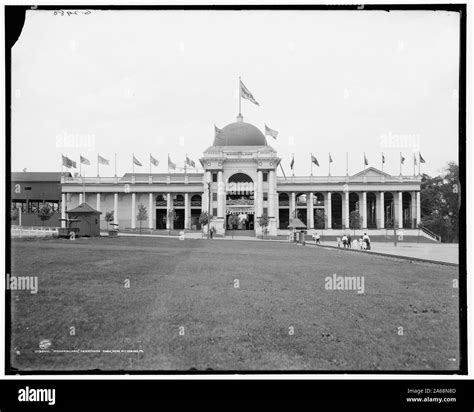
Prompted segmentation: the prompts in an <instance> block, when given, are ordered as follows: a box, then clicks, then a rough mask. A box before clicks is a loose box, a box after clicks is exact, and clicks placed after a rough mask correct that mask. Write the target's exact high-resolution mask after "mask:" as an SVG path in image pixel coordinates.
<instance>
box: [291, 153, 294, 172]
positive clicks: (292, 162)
mask: <svg viewBox="0 0 474 412" xmlns="http://www.w3.org/2000/svg"><path fill="white" fill-rule="evenodd" d="M294 164H295V155H293V158H292V159H291V163H290V169H291V170H293V166H294Z"/></svg>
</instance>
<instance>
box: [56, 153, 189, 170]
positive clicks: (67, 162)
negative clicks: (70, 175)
mask: <svg viewBox="0 0 474 412" xmlns="http://www.w3.org/2000/svg"><path fill="white" fill-rule="evenodd" d="M61 156H62V166H63V167H66V168H67V169H71V168H73V169H77V162H76V161H74V160H72V159H70V158H69V157H67V156H64V155H61ZM115 160H117V159H115ZM159 164H160V162H159V160H158V159H156V158H155V157H153V155H152V154H151V153H150V172H151V167H152V166H155V167H158V166H159ZM82 165H86V166H90V165H91V162H90V160H89V159H87V158H86V157H84V156H82V154H80V155H79V168H81V166H82ZM99 165H106V166H109V165H110V161H109V160H108V159H106V158H105V157H102V156H101V155H100V154H97V174H98V173H99ZM184 165H185V168H186V166H189V167H192V168H196V163H195V162H194V160H191V159H190V158H189V157H188V155H187V154H186V159H185V161H184ZM135 166H139V167H141V166H143V164H142V162H140V160H138V159H137V157H136V156H135V154H134V153H132V167H133V169H134V168H135ZM168 170H176V163H175V162H173V161H172V160H171V157H170V155H168Z"/></svg>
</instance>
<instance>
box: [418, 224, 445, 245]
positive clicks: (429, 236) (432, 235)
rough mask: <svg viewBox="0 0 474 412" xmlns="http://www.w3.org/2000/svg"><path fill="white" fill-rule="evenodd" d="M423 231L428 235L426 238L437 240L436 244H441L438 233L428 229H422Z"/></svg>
mask: <svg viewBox="0 0 474 412" xmlns="http://www.w3.org/2000/svg"><path fill="white" fill-rule="evenodd" d="M421 231H422V232H423V233H424V234H425V235H426V237H428V238H430V239H432V240H435V241H436V242H441V236H439V235H437V234H436V233H434V232H432V231H431V230H429V229H427V228H426V227H422V228H421Z"/></svg>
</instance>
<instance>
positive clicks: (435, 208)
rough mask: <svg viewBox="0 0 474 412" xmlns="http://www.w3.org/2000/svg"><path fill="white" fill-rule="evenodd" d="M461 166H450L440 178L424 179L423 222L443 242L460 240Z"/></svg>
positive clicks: (450, 163) (422, 184)
mask: <svg viewBox="0 0 474 412" xmlns="http://www.w3.org/2000/svg"><path fill="white" fill-rule="evenodd" d="M460 205H461V186H460V181H459V166H458V165H457V164H456V163H455V162H449V163H448V164H447V165H446V167H445V168H444V169H443V171H442V173H441V174H440V175H439V176H435V177H430V176H428V175H426V174H423V176H422V178H421V222H422V224H423V227H425V228H427V229H429V230H431V231H432V232H434V233H436V234H438V235H440V236H441V239H442V241H443V242H457V241H458V240H459V208H460Z"/></svg>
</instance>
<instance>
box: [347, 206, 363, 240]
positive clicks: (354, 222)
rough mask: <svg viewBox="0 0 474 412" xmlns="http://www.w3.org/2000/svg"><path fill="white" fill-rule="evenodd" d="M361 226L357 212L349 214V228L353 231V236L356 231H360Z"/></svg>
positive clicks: (360, 219) (360, 218) (360, 217)
mask: <svg viewBox="0 0 474 412" xmlns="http://www.w3.org/2000/svg"><path fill="white" fill-rule="evenodd" d="M361 226H362V216H361V215H360V213H359V211H358V210H353V211H352V212H351V213H350V214H349V228H350V229H353V230H354V235H355V231H356V229H360V228H361Z"/></svg>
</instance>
